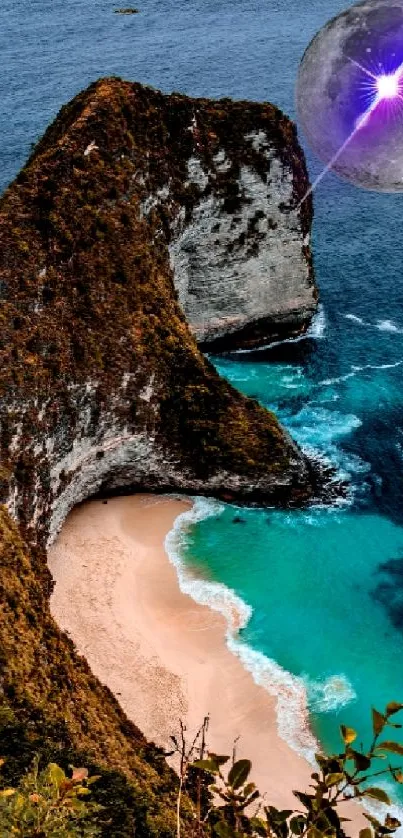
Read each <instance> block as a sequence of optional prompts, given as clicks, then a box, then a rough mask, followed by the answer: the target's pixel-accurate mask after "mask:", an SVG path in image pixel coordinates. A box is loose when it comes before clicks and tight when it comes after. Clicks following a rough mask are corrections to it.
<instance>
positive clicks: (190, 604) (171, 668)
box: [49, 495, 363, 834]
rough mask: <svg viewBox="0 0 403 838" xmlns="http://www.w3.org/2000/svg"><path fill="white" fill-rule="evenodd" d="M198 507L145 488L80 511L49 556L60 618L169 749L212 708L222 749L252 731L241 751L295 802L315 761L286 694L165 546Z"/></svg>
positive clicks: (283, 799)
mask: <svg viewBox="0 0 403 838" xmlns="http://www.w3.org/2000/svg"><path fill="white" fill-rule="evenodd" d="M189 507H190V503H188V502H186V501H181V500H174V499H171V498H164V497H158V496H151V495H135V496H133V497H124V498H113V499H112V500H109V501H108V502H107V504H105V503H104V502H102V501H92V502H90V503H86V504H84V505H82V506H81V507H78V508H77V509H76V510H74V512H73V513H72V514H71V515H70V516H69V517H68V519H67V521H66V523H65V524H64V526H63V529H62V532H61V534H60V536H59V538H58V539H57V541H56V543H55V545H54V546H53V547H52V549H51V550H50V554H49V567H50V570H51V573H52V575H53V577H54V579H55V581H56V586H55V590H54V593H53V596H52V600H51V609H52V613H53V616H54V617H55V619H56V621H57V623H58V624H59V626H60V627H61V628H63V629H64V630H65V631H67V632H68V633H69V635H70V636H71V638H72V639H73V641H74V643H75V645H76V646H77V649H78V651H79V652H80V653H81V654H83V655H84V656H85V657H86V658H87V660H88V662H89V664H90V666H91V668H92V670H93V672H94V673H95V675H97V677H98V678H99V679H100V680H101V681H102V682H103V683H104V684H106V685H107V686H108V687H109V688H110V689H111V690H112V692H113V693H114V694H115V695H116V696H117V698H118V700H119V702H120V704H121V706H122V707H123V709H124V710H125V712H126V714H127V715H128V717H129V718H130V719H132V720H133V722H135V724H136V725H137V726H138V727H139V728H140V729H141V730H142V731H143V733H144V734H145V736H146V737H147V738H148V739H151V740H154V741H155V742H156V743H157V744H158V745H161V746H163V747H169V745H170V743H169V737H170V735H171V734H173V733H176V732H177V730H178V726H179V725H178V723H179V719H182V720H183V721H184V722H185V724H186V725H187V728H188V730H189V734H190V733H193V732H195V731H196V729H197V728H198V727H199V725H200V724H201V722H202V720H203V717H204V716H205V715H206V714H207V713H209V714H210V717H211V721H210V729H209V736H208V744H209V747H210V749H211V750H213V751H215V752H216V753H231V750H232V743H233V741H234V740H235V738H237V737H240V739H239V742H238V745H237V754H238V756H239V757H242V756H245V757H248V758H249V759H251V760H252V764H253V770H252V779H253V780H254V781H255V782H256V784H257V786H258V788H259V789H260V791H261V792H262V793H264V794H265V797H266V800H267V802H270V803H272V804H273V805H275V806H278V807H283V808H291V807H295V805H296V803H297V801H296V798H295V797H294V796H293V794H292V790H293V789H299V790H301V791H305V790H307V787H308V784H309V781H310V773H311V768H310V766H309V765H308V763H307V762H306V761H305V760H304V759H302V758H301V757H299V756H298V755H297V754H296V753H295V752H294V751H293V750H291V748H290V747H289V746H288V745H287V744H286V743H285V742H284V741H283V740H282V739H281V738H280V737H279V735H278V732H277V720H276V711H275V701H274V699H273V698H272V697H271V696H270V695H269V694H268V693H267V692H266V691H265V690H264V689H263V688H262V687H259V686H257V685H256V684H255V683H254V681H253V679H252V676H251V675H250V674H249V673H248V672H246V671H245V669H244V668H243V666H242V665H241V663H240V661H239V660H238V659H237V658H236V657H235V656H234V655H232V654H231V652H230V651H229V650H228V648H227V646H226V644H225V624H224V618H223V617H221V616H220V615H219V614H217V613H216V612H213V611H211V610H210V609H209V608H208V607H204V606H200V605H197V604H196V603H195V602H194V601H193V600H192V599H191V598H190V597H188V596H186V595H184V594H182V593H181V591H180V589H179V585H178V580H177V575H176V571H175V569H174V567H173V566H172V565H171V564H170V562H169V560H168V558H167V555H166V553H165V550H164V546H163V545H164V540H165V536H166V534H167V533H168V532H169V530H170V529H171V528H172V525H173V523H174V520H175V518H176V517H177V516H178V515H179V514H180V513H181V512H183V511H185V510H186V509H188V508H189ZM347 805H348V806H349V807H350V804H347ZM347 811H348V810H347V808H346V809H345V810H344V809H343V814H345V815H346V816H347ZM348 815H349V816H350V817H351V808H350V811H349V812H348ZM353 815H354V821H357V820H358V818H357V810H356V808H355V807H354V809H353ZM359 820H361V818H359ZM362 825H363V824H360V826H362ZM354 833H355V834H358V827H357V823H355V829H354Z"/></svg>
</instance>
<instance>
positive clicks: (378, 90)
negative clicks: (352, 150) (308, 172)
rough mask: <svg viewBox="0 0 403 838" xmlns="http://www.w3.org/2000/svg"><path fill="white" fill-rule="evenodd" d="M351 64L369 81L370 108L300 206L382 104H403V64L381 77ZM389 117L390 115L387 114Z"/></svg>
mask: <svg viewBox="0 0 403 838" xmlns="http://www.w3.org/2000/svg"><path fill="white" fill-rule="evenodd" d="M348 61H350V63H351V64H354V66H355V67H358V68H359V69H360V70H361V71H362V73H364V74H365V76H366V77H367V78H368V79H369V81H368V82H366V84H365V87H367V88H368V90H367V92H368V93H369V94H370V96H371V98H372V102H371V104H370V105H369V106H368V108H367V109H366V111H364V112H363V113H362V114H361V115H360V116H359V117H358V119H357V120H356V122H355V126H354V130H353V131H352V132H351V134H350V135H349V136H348V137H347V138H346V140H345V141H344V143H343V144H342V145H341V146H340V148H339V149H338V150H337V151H336V154H335V155H334V157H332V159H331V160H330V161H329V163H328V164H327V166H325V168H324V169H323V171H322V172H321V173H320V174H319V175H318V177H317V178H316V180H315V181H314V182H313V184H312V185H311V186H310V188H309V189H308V191H307V192H306V194H305V195H304V197H303V198H302V200H301V201H300V204H299V206H301V204H303V203H304V201H306V199H307V198H309V196H310V195H312V192H313V191H314V190H315V189H316V187H317V186H319V184H320V183H321V181H322V180H323V178H324V177H325V175H327V174H328V172H330V171H331V169H332V168H333V166H334V165H335V163H337V161H338V160H339V158H340V157H341V155H342V154H343V153H344V151H345V150H346V149H347V147H348V146H349V145H350V143H351V142H352V141H353V140H354V138H355V137H356V135H357V134H358V132H359V131H361V130H362V129H364V128H365V127H366V126H367V125H369V122H370V120H371V117H372V115H373V113H374V112H375V111H376V110H377V109H378V107H379V106H380V105H381V104H382V103H387V102H393V101H400V102H402V103H403V64H400V66H399V67H398V68H397V70H395V72H394V73H385V72H383V73H381V74H380V75H376V74H375V73H373V72H372V71H371V70H369V69H367V68H366V67H364V66H363V65H362V64H359V62H358V61H355V60H354V59H352V58H348ZM385 116H386V117H387V116H388V113H386V114H385Z"/></svg>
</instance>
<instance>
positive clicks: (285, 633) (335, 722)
mask: <svg viewBox="0 0 403 838" xmlns="http://www.w3.org/2000/svg"><path fill="white" fill-rule="evenodd" d="M354 328H355V329H356V330H357V329H358V328H359V329H363V330H365V326H363V325H362V324H359V323H358V321H352V320H351V319H350V318H347V319H346V333H347V334H348V331H349V329H350V330H351V329H354ZM329 331H331V327H330V326H329V324H328V325H327V326H323V325H322V332H323V334H322V335H321V336H320V338H319V339H317V340H316V341H315V342H314V343H315V344H316V348H315V347H314V346H310V347H307V346H305V347H304V346H303V344H304V342H303V341H300V342H296V343H294V344H293V345H292V344H287V345H283V347H277V348H275V349H274V350H272V353H271V354H275V355H277V356H278V355H279V353H280V354H281V352H283V353H284V351H285V353H286V355H287V358H286V360H278V358H277V360H275V361H270V360H269V356H270V353H266V356H267V357H265V359H264V360H261V361H260V360H258V359H257V356H256V355H255V357H254V358H253V359H250V358H249V357H248V356H245V355H240V354H238V355H233V356H231V357H227V358H224V359H223V358H214V359H213V360H214V361H215V363H216V366H217V368H218V369H219V371H220V372H221V373H222V374H223V375H225V376H226V377H227V378H228V379H229V380H230V381H232V383H234V384H235V385H236V386H237V387H238V388H240V389H241V390H243V392H245V393H247V394H248V395H251V396H254V397H257V398H259V400H260V401H261V402H262V403H263V404H265V405H267V406H268V407H270V408H273V409H274V410H276V412H277V413H278V414H279V415H280V417H281V419H282V421H283V422H284V423H285V424H286V425H287V426H288V428H289V429H290V430H291V431H292V433H293V435H294V437H295V438H297V439H298V441H299V442H300V443H301V444H302V445H303V446H304V447H305V448H306V449H307V450H310V451H312V452H319V453H320V454H321V455H322V456H324V457H325V458H327V459H328V460H329V461H330V462H332V463H333V464H335V465H336V467H337V468H338V470H339V471H340V472H341V473H342V474H343V475H344V476H345V477H348V479H349V484H350V493H349V497H348V499H347V500H346V501H344V502H343V501H341V503H340V505H339V506H337V507H334V508H313V509H309V510H306V511H292V512H282V511H274V510H261V509H255V510H248V509H244V508H235V507H233V506H225V507H224V506H223V507H222V508H221V510H220V511H219V512H218V513H217V514H216V515H215V516H214V517H209V518H208V519H206V520H204V521H200V522H199V523H197V524H196V525H195V526H194V527H193V528H192V529H191V532H190V534H188V536H187V540H186V549H185V559H186V560H187V561H190V562H191V563H192V566H194V565H195V564H196V565H197V566H198V568H199V569H201V570H202V571H203V574H204V575H205V576H206V578H207V579H209V580H211V581H219V582H224V583H225V584H226V585H227V586H228V587H229V588H231V589H232V590H234V591H235V593H236V594H237V595H238V596H240V597H241V598H242V599H243V600H244V601H245V602H246V603H247V604H248V605H249V606H250V607H251V608H252V617H251V619H250V621H249V623H248V625H247V627H246V628H245V629H244V630H243V631H242V633H241V637H242V641H243V643H245V644H247V645H248V646H249V647H251V648H252V649H255V650H257V651H260V652H263V653H264V654H265V655H266V656H267V657H268V658H269V659H271V660H274V661H276V662H277V663H278V664H280V665H281V667H283V668H284V669H285V670H287V671H288V672H290V673H292V674H293V675H295V676H299V677H300V678H302V680H303V682H304V684H305V685H306V690H307V699H308V707H309V710H310V719H311V724H312V727H313V730H314V732H315V734H316V735H317V737H318V738H319V739H320V741H321V742H322V744H323V745H324V746H325V747H326V748H327V749H329V750H330V749H338V747H339V744H340V739H339V733H338V728H339V724H340V723H346V724H349V725H352V726H353V727H356V728H358V729H359V731H360V732H361V733H362V735H363V738H364V740H369V738H370V735H371V726H370V708H371V705H375V706H376V707H379V708H380V709H382V708H383V707H384V705H386V703H387V702H388V701H390V700H391V699H395V700H401V699H402V697H403V685H402V677H401V663H400V661H401V652H402V645H403V636H402V631H403V594H400V593H399V585H400V586H401V583H402V582H403V558H402V557H403V526H402V522H401V521H400V520H399V512H400V509H399V505H397V506H396V507H395V505H394V499H393V497H392V498H389V504H390V508H389V515H387V514H385V512H384V511H382V512H380V511H379V509H377V506H382V504H383V505H385V504H386V502H387V495H388V494H389V492H388V487H386V489H385V488H384V486H383V482H384V478H383V476H382V475H381V474H377V473H376V471H374V468H373V463H371V460H370V459H368V460H366V459H364V457H363V455H366V456H368V457H370V455H371V451H372V448H373V449H374V451H377V452H378V447H383V448H384V454H385V456H386V454H387V451H388V446H389V445H390V444H391V443H392V444H395V443H396V438H397V436H398V434H397V436H396V433H397V430H398V429H397V428H395V431H394V434H393V438H391V437H390V436H389V437H388V438H387V439H382V438H381V435H380V434H379V436H378V438H377V437H376V436H375V435H374V432H373V431H372V430H370V431H369V435H370V439H368V438H367V437H366V436H365V428H366V427H368V426H369V428H370V429H371V426H372V423H374V422H375V421H376V419H377V418H378V420H379V422H380V423H381V425H382V422H383V423H385V416H386V415H387V414H388V412H393V411H395V410H398V409H400V400H401V388H400V382H401V378H400V376H401V371H400V367H401V362H400V360H393V359H392V358H389V360H388V361H383V362H381V358H380V357H378V356H379V355H380V351H379V342H381V341H382V338H379V339H377V341H373V344H374V347H375V353H376V356H377V357H376V358H372V357H371V356H369V357H367V359H366V363H365V364H361V365H359V364H358V363H357V364H351V363H350V365H349V368H348V369H346V371H345V372H343V373H342V374H341V375H338V376H335V375H330V374H327V375H326V376H323V377H322V375H323V373H324V369H323V365H321V366H320V367H318V365H317V363H316V362H317V356H318V353H322V354H323V356H324V357H326V352H328V350H326V349H325V346H324V345H322V343H323V344H325V343H328V342H329V341H330V339H331V336H330V335H329ZM378 331H379V330H378ZM382 331H383V330H381V334H382ZM364 333H365V332H364V331H363V332H362V334H364ZM385 334H386V333H385ZM390 334H392V333H391V332H389V335H390ZM393 334H394V335H395V337H396V338H397V339H398V341H399V346H400V351H401V349H402V346H401V343H400V341H401V338H399V336H398V334H397V333H396V332H394V333H393ZM327 335H328V336H327ZM356 340H357V339H356ZM366 340H368V338H366ZM305 343H310V340H309V339H308V341H307V342H305ZM318 345H319V347H321V348H318ZM394 351H395V352H396V347H394ZM307 352H308V356H307ZM293 354H294V358H293V357H292V356H293ZM389 354H390V352H389ZM387 355H388V353H387V352H386V351H385V356H387ZM309 359H311V361H312V359H313V360H314V363H313V365H312V363H311V361H310V360H309ZM372 361H377V362H378V363H372ZM327 373H329V370H327ZM363 434H364V436H363ZM360 436H361V437H362V438H363V439H365V441H366V445H365V446H363V445H361V446H359V445H358V443H357V437H358V438H359V437H360ZM397 444H398V443H397ZM396 452H398V449H396ZM378 456H379V452H378ZM391 479H392V481H393V475H391ZM392 494H393V493H392ZM381 501H382V503H381ZM282 729H283V732H284V730H285V733H286V734H287V719H285V720H283V724H282ZM290 737H291V738H292V729H290Z"/></svg>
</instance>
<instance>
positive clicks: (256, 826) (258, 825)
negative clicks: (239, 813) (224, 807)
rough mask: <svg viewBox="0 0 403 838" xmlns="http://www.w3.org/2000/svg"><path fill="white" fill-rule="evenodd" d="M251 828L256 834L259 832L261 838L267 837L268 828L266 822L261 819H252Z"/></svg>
mask: <svg viewBox="0 0 403 838" xmlns="http://www.w3.org/2000/svg"><path fill="white" fill-rule="evenodd" d="M249 823H250V825H251V827H252V828H253V830H254V832H257V834H258V835H260V836H261V838H266V836H267V828H266V824H265V822H264V821H262V820H261V818H251V819H250V821H249Z"/></svg>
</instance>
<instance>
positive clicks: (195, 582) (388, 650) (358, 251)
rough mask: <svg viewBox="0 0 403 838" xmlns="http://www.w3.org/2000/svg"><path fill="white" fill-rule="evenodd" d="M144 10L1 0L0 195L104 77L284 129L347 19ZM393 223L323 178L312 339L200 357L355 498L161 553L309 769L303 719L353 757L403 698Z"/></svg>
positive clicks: (336, 0)
mask: <svg viewBox="0 0 403 838" xmlns="http://www.w3.org/2000/svg"><path fill="white" fill-rule="evenodd" d="M136 2H137V0H136ZM138 5H139V9H140V14H138V15H133V16H128V17H124V16H120V15H115V14H114V13H113V9H114V4H113V3H112V2H110V0H89V2H87V3H84V2H83V0H3V2H2V5H1V10H0V21H1V25H0V46H1V55H2V81H1V84H2V88H3V89H2V91H1V102H2V108H1V112H0V130H1V134H2V139H1V143H0V162H1V166H0V179H1V186H2V188H4V187H5V186H6V185H7V183H8V182H10V181H11V179H12V178H13V177H14V176H15V175H16V173H17V172H18V170H19V169H20V167H21V165H22V164H23V163H24V161H25V159H26V158H27V156H28V154H29V153H30V150H31V146H32V144H33V143H35V142H36V141H37V139H38V138H39V136H40V135H41V134H42V133H43V131H44V129H45V127H46V126H47V124H48V123H49V122H50V121H51V120H52V119H53V118H54V117H55V116H56V113H57V111H58V110H59V108H60V107H61V106H62V104H64V103H65V102H67V101H68V100H69V99H71V98H72V96H74V94H76V93H77V92H78V91H79V90H81V89H82V88H84V87H85V86H86V85H87V84H89V83H90V82H91V81H93V80H94V79H96V78H98V77H100V76H107V75H119V76H122V77H124V78H127V79H130V80H136V81H140V82H143V83H147V84H150V85H153V86H156V87H158V88H160V89H162V90H163V91H166V92H170V91H173V90H178V91H181V92H183V93H187V94H189V95H193V96H199V95H203V96H211V97H220V96H232V97H234V98H237V99H242V98H247V99H251V100H256V101H264V100H269V101H273V102H275V103H276V104H277V105H279V106H280V107H281V108H283V109H284V110H285V111H286V112H287V113H288V114H290V115H291V116H294V115H295V109H294V85H295V79H296V73H297V69H298V63H299V61H300V59H301V57H302V55H303V52H304V50H305V48H306V46H307V45H308V43H309V42H310V40H311V38H312V37H313V35H314V34H315V33H316V32H317V30H318V29H319V28H320V27H321V26H322V25H323V24H324V23H325V22H326V21H327V20H328V19H329V18H331V17H332V16H334V15H335V14H337V13H338V12H339V11H341V10H342V8H344V2H341V0H311V2H310V3H309V5H307V4H305V3H302V2H301V0H282V2H280V0H214V2H213V0H176V2H175V3H170V2H167V0H158V2H156V0H138ZM301 139H302V141H303V138H301ZM307 157H308V164H309V169H310V174H311V179H313V178H314V177H315V176H316V175H317V174H318V173H319V171H320V164H319V162H318V161H316V160H314V159H313V157H312V156H311V154H310V152H309V150H308V149H307ZM402 212H403V196H398V195H395V196H391V195H381V194H372V193H366V192H363V191H361V190H358V189H356V188H354V187H352V186H350V185H347V184H345V183H342V182H341V181H339V180H338V179H337V178H336V177H335V176H334V175H331V174H330V175H329V176H328V177H326V179H325V180H324V181H323V182H322V183H321V185H320V187H319V188H318V190H317V192H316V193H315V223H314V231H313V246H314V255H315V267H316V276H317V282H318V285H319V288H320V295H321V308H320V311H319V314H318V316H317V318H316V320H315V322H314V323H313V326H312V328H311V330H310V333H309V334H308V336H307V337H306V338H304V339H303V340H298V341H291V342H284V343H282V344H280V345H277V346H274V347H272V348H271V349H267V350H262V351H261V352H259V353H257V354H254V355H253V356H251V355H249V354H247V353H233V354H232V355H230V356H227V357H214V358H212V360H213V362H214V363H215V364H216V366H217V368H218V370H219V371H220V372H221V373H222V374H223V375H224V376H226V377H227V378H228V379H229V380H230V381H231V382H232V383H233V384H234V385H235V386H236V387H238V388H239V389H240V390H242V391H243V392H245V393H247V394H249V395H251V396H254V397H255V398H258V399H259V400H260V401H261V402H262V403H263V404H265V405H267V406H270V407H271V408H272V409H274V410H275V411H276V413H277V414H278V415H279V417H280V418H281V420H282V422H283V423H284V424H285V425H286V426H287V428H289V430H290V431H291V433H292V434H293V436H294V437H295V439H297V440H298V442H299V443H300V444H301V445H302V446H303V448H304V449H305V450H307V451H310V452H312V453H314V454H319V455H321V456H322V457H324V458H326V459H327V460H328V461H329V462H330V463H332V464H333V465H334V466H335V467H336V468H337V470H338V471H339V473H341V474H342V475H344V476H345V477H347V478H348V481H349V486H350V490H349V494H348V497H347V498H346V499H345V500H344V501H341V502H340V504H338V505H336V506H335V507H333V508H312V509H309V510H306V511H303V512H301V511H292V512H280V511H273V510H259V509H244V508H242V509H237V508H235V507H233V506H230V505H224V504H217V503H216V502H213V501H211V502H209V501H205V500H203V501H198V503H197V504H196V507H195V510H194V512H193V513H192V516H193V517H192V518H191V519H190V520H189V516H188V517H187V518H186V519H185V520H182V521H181V522H179V525H178V526H177V528H176V530H175V531H174V532H173V533H172V534H171V535H170V538H169V544H168V546H169V549H170V552H171V556H172V557H173V558H175V560H176V562H177V564H178V565H179V572H180V575H181V582H182V585H183V586H185V587H186V586H187V589H188V590H189V591H191V592H192V593H193V595H194V596H195V597H196V598H198V599H202V600H203V599H204V601H206V600H207V601H209V602H211V603H212V605H213V607H216V608H219V609H225V610H226V613H227V614H228V619H229V629H228V643H229V644H230V645H232V647H233V650H234V652H235V653H236V654H239V655H240V656H241V658H242V660H243V661H244V664H245V666H246V667H247V668H249V669H250V670H251V671H252V673H253V675H254V677H255V679H256V680H257V681H258V682H259V683H264V684H265V686H266V687H267V688H268V689H269V690H271V691H272V692H273V693H275V694H276V695H278V697H279V700H278V711H279V729H280V732H281V734H282V735H283V736H284V737H285V738H286V739H287V740H288V741H289V742H290V743H291V744H292V745H293V746H294V747H295V748H297V749H298V750H300V751H302V752H304V753H306V754H307V755H310V754H312V750H313V749H314V747H315V742H314V741H313V736H312V733H311V732H310V730H309V727H307V726H306V725H305V724H304V725H301V724H300V719H301V713H297V712H296V708H301V706H302V705H303V709H304V713H303V714H302V716H303V717H304V718H306V719H308V718H309V722H310V726H311V730H312V731H313V734H314V736H315V737H317V738H318V739H319V740H320V742H321V743H322V745H323V747H325V748H327V749H333V748H338V747H339V734H338V726H339V724H340V723H347V724H349V725H351V726H355V727H357V728H358V729H359V730H360V732H361V733H362V738H363V739H364V741H366V740H367V739H368V738H369V736H370V708H371V706H372V705H374V706H376V707H378V709H382V708H383V706H384V705H385V704H386V702H388V701H390V700H396V701H403V678H402V662H401V661H402V650H403V502H402V501H403V479H402V472H403V410H402V408H403V405H402V401H403V387H402V384H403V299H402V293H401V275H402V261H403V260H402V250H403V247H402V240H401V217H402ZM194 569H196V570H197V574H196V578H192V574H193V573H194ZM235 612H236V613H237V614H238V618H237V619H239V620H240V623H241V630H240V632H237V631H236V630H235V626H234V625H233V623H232V622H231V621H233V620H234V613H235ZM206 710H208V708H206ZM304 714H305V716H304Z"/></svg>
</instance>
